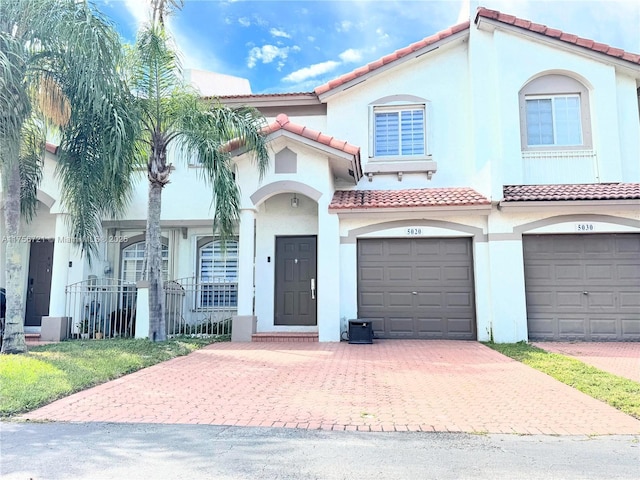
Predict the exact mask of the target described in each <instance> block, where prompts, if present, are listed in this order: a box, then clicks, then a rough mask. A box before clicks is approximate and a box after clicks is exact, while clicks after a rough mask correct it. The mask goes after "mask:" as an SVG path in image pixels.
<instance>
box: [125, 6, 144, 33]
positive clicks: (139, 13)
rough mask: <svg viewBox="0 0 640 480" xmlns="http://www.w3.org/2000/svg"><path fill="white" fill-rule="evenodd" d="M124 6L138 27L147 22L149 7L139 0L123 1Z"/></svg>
mask: <svg viewBox="0 0 640 480" xmlns="http://www.w3.org/2000/svg"><path fill="white" fill-rule="evenodd" d="M124 6H125V8H126V9H127V10H128V11H129V13H130V14H131V16H132V17H133V18H134V19H135V21H136V23H137V24H138V27H140V25H142V24H143V23H145V22H147V21H149V5H148V4H147V2H141V1H140V0H124Z"/></svg>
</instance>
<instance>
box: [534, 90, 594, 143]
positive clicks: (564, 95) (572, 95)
mask: <svg viewBox="0 0 640 480" xmlns="http://www.w3.org/2000/svg"><path fill="white" fill-rule="evenodd" d="M558 98H577V99H578V108H579V109H580V112H579V114H580V115H579V120H580V125H579V127H580V128H579V130H580V143H568V144H564V145H560V144H558V143H556V142H557V138H558V134H557V131H556V126H557V123H558V122H557V121H556V100H557V99H558ZM529 100H551V118H552V124H553V141H554V143H545V144H530V143H529V141H528V140H529V132H528V128H529V126H528V124H527V131H526V132H525V136H526V138H527V148H528V149H535V148H545V147H551V148H563V149H566V148H575V147H583V146H584V134H583V125H582V122H583V120H582V99H581V98H580V94H578V93H558V94H553V95H549V94H546V95H525V109H526V105H527V102H528V101H529ZM527 113H528V112H527V111H525V115H527Z"/></svg>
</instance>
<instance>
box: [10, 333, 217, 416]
mask: <svg viewBox="0 0 640 480" xmlns="http://www.w3.org/2000/svg"><path fill="white" fill-rule="evenodd" d="M228 339H229V336H221V337H209V338H190V337H184V338H179V339H173V340H169V341H166V342H162V343H153V342H150V341H149V340H140V339H138V340H136V339H113V340H100V341H92V340H87V341H75V340H74V341H68V342H61V343H54V344H49V345H42V346H38V347H30V348H29V352H28V353H26V354H22V355H0V417H8V416H11V415H15V414H18V413H23V412H27V411H29V410H33V409H34V408H37V407H40V406H42V405H45V404H47V403H50V402H52V401H54V400H56V399H58V398H61V397H65V396H67V395H70V394H72V393H74V392H77V391H80V390H84V389H86V388H89V387H92V386H94V385H98V384H100V383H104V382H106V381H108V380H112V379H114V378H117V377H120V376H122V375H125V374H127V373H132V372H135V371H136V370H140V369H142V368H145V367H149V366H151V365H155V364H156V363H160V362H164V361H165V360H170V359H172V358H174V357H179V356H181V355H187V354H188V353H191V352H192V351H194V350H197V349H198V348H202V347H204V346H206V345H208V344H210V343H214V342H219V341H225V340H228Z"/></svg>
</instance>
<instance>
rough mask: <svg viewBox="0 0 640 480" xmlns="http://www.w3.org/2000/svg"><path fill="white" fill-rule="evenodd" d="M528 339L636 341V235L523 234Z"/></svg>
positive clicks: (639, 291) (639, 322) (639, 245)
mask: <svg viewBox="0 0 640 480" xmlns="http://www.w3.org/2000/svg"><path fill="white" fill-rule="evenodd" d="M523 249H524V271H525V282H526V291H527V317H528V330H529V338H530V339H532V340H583V341H607V340H612V341H621V340H636V341H637V340H640V235H637V234H616V235H613V234H606V235H605V234H585V235H527V236H524V237H523Z"/></svg>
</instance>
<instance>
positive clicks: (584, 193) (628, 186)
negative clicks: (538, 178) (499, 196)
mask: <svg viewBox="0 0 640 480" xmlns="http://www.w3.org/2000/svg"><path fill="white" fill-rule="evenodd" d="M503 195H504V199H503V202H532V201H537V202H542V201H563V200H564V201H566V200H637V199H640V183H589V184H578V185H565V184H562V185H505V186H504V188H503Z"/></svg>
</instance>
